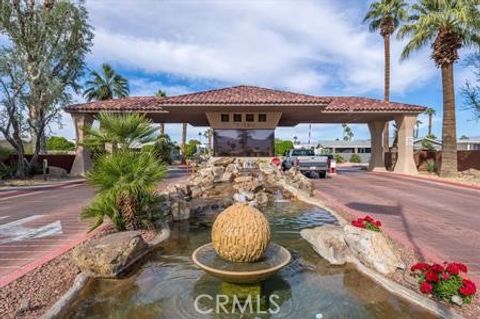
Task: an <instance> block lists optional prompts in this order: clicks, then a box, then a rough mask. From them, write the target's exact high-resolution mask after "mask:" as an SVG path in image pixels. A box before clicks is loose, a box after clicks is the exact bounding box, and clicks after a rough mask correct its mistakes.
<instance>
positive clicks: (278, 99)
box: [66, 85, 425, 112]
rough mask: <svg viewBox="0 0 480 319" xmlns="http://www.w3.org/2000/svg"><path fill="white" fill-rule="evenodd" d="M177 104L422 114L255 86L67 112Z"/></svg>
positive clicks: (374, 102) (398, 106) (161, 107)
mask: <svg viewBox="0 0 480 319" xmlns="http://www.w3.org/2000/svg"><path fill="white" fill-rule="evenodd" d="M177 105H192V106H194V105H204V106H208V105H220V106H223V105H231V106H235V105H244V106H245V105H252V106H253V105H279V106H282V105H285V106H295V105H312V106H320V107H322V109H323V108H324V111H327V112H345V111H346V112H348V111H356V112H382V111H387V112H388V111H390V112H405V111H406V112H409V111H411V112H422V111H423V110H424V109H425V108H424V107H422V106H418V105H409V104H402V103H395V102H391V103H385V102H383V101H381V100H375V99H370V98H363V97H328V96H313V95H306V94H300V93H293V92H286V91H279V90H272V89H265V88H260V87H255V86H246V85H241V86H235V87H230V88H224V89H217V90H210V91H203V92H197V93H189V94H182V95H176V96H171V97H154V96H152V97H127V98H123V99H114V100H107V101H95V102H90V103H84V104H76V105H70V106H68V107H67V108H66V111H68V112H99V111H144V112H166V111H165V110H164V107H174V106H177Z"/></svg>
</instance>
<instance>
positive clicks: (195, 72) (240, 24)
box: [88, 1, 435, 94]
mask: <svg viewBox="0 0 480 319" xmlns="http://www.w3.org/2000/svg"><path fill="white" fill-rule="evenodd" d="M88 7H89V10H90V13H91V17H92V22H93V25H94V26H95V27H96V32H95V33H96V37H95V48H94V51H93V52H94V54H93V57H92V61H93V62H95V63H101V62H103V61H113V62H115V63H118V64H121V65H122V66H124V67H129V68H132V69H138V70H142V71H145V72H148V73H153V74H155V73H171V74H174V75H177V76H184V77H191V78H195V79H206V80H213V81H219V82H225V83H232V84H238V83H246V84H256V85H263V86H270V87H280V88H285V89H292V90H297V91H303V92H309V93H317V94H339V93H340V94H362V93H365V92H370V91H379V92H381V91H382V89H383V41H382V40H381V37H380V36H379V35H377V34H370V33H369V32H368V28H367V26H365V25H362V24H361V17H362V15H363V11H362V10H363V9H364V8H358V9H357V10H355V9H349V10H348V11H346V10H345V9H344V6H343V5H342V4H338V3H335V2H334V1H280V2H279V1H245V2H241V3H240V2H227V1H224V2H219V1H201V2H194V1H162V2H153V1H91V2H88ZM401 47H402V44H401V43H399V42H397V41H395V40H393V43H392V74H393V76H392V90H393V91H394V92H397V93H398V92H399V93H401V92H404V91H405V90H406V89H408V88H409V87H410V86H412V85H416V86H418V85H419V84H421V83H423V82H425V81H426V80H427V79H429V78H430V77H431V76H432V74H433V73H434V72H435V68H433V67H432V65H431V63H430V62H429V60H428V57H427V56H426V54H425V53H420V54H416V55H414V56H413V57H412V58H411V59H409V60H408V61H405V62H403V63H402V64H401V65H399V62H398V58H397V57H398V56H399V52H400V50H401ZM334 89H336V90H335V91H333V92H332V90H334Z"/></svg>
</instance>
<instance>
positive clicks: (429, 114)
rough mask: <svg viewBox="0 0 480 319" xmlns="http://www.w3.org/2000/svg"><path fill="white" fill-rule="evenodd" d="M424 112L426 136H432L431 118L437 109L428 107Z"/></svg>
mask: <svg viewBox="0 0 480 319" xmlns="http://www.w3.org/2000/svg"><path fill="white" fill-rule="evenodd" d="M425 114H427V115H428V136H432V118H433V116H434V115H435V114H437V111H435V109H432V108H431V107H429V108H428V109H426V110H425Z"/></svg>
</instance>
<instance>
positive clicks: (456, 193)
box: [315, 170, 480, 277]
mask: <svg viewBox="0 0 480 319" xmlns="http://www.w3.org/2000/svg"><path fill="white" fill-rule="evenodd" d="M315 186H316V189H317V190H318V191H319V192H320V193H321V194H326V195H328V196H329V197H331V198H334V199H335V200H337V201H338V202H340V203H341V204H343V205H345V206H347V207H348V208H350V209H353V210H356V211H359V212H361V213H365V214H371V215H372V216H374V217H375V218H377V219H380V220H381V221H382V223H383V224H384V225H387V226H388V227H389V228H391V229H392V230H394V232H395V233H396V234H397V235H398V236H400V237H401V239H403V240H404V242H406V243H408V244H410V246H411V247H412V248H413V249H414V250H416V251H417V252H418V253H419V254H420V255H423V256H425V257H428V256H436V257H439V258H442V259H443V260H445V261H461V262H464V263H466V264H467V265H468V266H470V269H471V272H470V273H471V274H472V275H474V276H476V277H480V241H479V240H478V239H479V238H480V213H479V198H480V190H474V189H468V188H465V187H460V186H452V185H447V184H441V183H437V182H431V181H425V180H420V179H412V178H406V177H402V176H398V175H394V174H376V173H368V172H365V171H358V170H351V171H339V173H338V174H337V175H336V176H333V177H332V178H330V179H326V180H321V179H320V180H315Z"/></svg>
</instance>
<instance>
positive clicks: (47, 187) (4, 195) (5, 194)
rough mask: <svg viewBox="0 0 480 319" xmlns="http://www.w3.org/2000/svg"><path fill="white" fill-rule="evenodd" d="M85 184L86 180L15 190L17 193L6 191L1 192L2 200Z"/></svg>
mask: <svg viewBox="0 0 480 319" xmlns="http://www.w3.org/2000/svg"><path fill="white" fill-rule="evenodd" d="M83 183H85V181H84V180H82V181H74V182H66V183H62V184H56V185H46V186H38V187H35V188H27V189H21V190H15V191H5V193H3V192H0V198H7V197H11V196H16V195H22V194H28V193H34V192H37V191H43V190H49V189H56V188H61V187H65V186H69V185H76V184H83ZM2 193H3V194H2Z"/></svg>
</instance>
